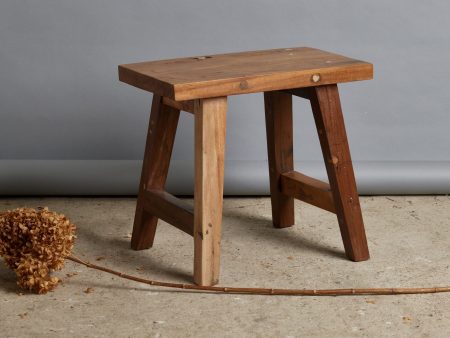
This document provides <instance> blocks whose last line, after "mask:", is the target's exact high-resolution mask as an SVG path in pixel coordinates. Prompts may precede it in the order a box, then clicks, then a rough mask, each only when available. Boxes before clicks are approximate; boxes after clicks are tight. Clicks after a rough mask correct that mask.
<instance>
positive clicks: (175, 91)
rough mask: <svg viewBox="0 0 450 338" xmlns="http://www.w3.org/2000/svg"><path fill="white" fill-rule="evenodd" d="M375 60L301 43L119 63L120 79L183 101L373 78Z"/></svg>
mask: <svg viewBox="0 0 450 338" xmlns="http://www.w3.org/2000/svg"><path fill="white" fill-rule="evenodd" d="M372 77H373V66H372V64H370V63H368V62H364V61H360V60H354V59H351V58H348V57H345V56H342V55H338V54H333V53H329V52H326V51H322V50H319V49H314V48H308V47H298V48H282V49H271V50H263V51H251V52H242V53H230V54H219V55H207V56H196V57H187V58H179V59H171V60H161V61H150V62H141V63H133V64H126V65H120V66H119V79H120V81H123V82H126V83H128V84H130V85H133V86H135V87H138V88H141V89H144V90H147V91H150V92H153V93H156V94H159V95H162V96H166V97H169V98H171V99H173V100H177V101H183V100H192V99H198V98H208V97H218V96H228V95H237V94H245V93H254V92H263V91H272V90H281V89H291V88H300V87H310V86H318V85H326V84H334V83H341V82H350V81H359V80H369V79H371V78H372Z"/></svg>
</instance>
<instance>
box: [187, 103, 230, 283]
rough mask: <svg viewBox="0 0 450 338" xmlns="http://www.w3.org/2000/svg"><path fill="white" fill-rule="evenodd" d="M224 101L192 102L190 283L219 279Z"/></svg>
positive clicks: (216, 281)
mask: <svg viewBox="0 0 450 338" xmlns="http://www.w3.org/2000/svg"><path fill="white" fill-rule="evenodd" d="M226 111H227V98H226V97H219V98H212V99H203V100H196V101H195V108H194V113H195V192H194V204H195V206H194V281H195V283H196V284H198V285H214V284H216V283H218V280H219V270H220V269H219V267H220V235H221V223H222V203H223V171H224V153H225V128H226Z"/></svg>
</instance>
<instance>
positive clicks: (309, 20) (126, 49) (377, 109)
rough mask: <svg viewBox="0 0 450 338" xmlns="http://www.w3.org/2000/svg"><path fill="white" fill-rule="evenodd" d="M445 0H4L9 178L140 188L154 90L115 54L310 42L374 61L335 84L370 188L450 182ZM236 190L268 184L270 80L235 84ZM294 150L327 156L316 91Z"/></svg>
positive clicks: (186, 129)
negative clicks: (254, 88) (122, 67)
mask: <svg viewBox="0 0 450 338" xmlns="http://www.w3.org/2000/svg"><path fill="white" fill-rule="evenodd" d="M449 16H450V3H449V2H448V1H444V0H439V1H426V2H425V1H419V0H414V1H412V0H398V1H387V0H379V1H369V0H365V1H363V0H354V1H350V0H347V1H346V0H335V1H323V0H316V1H301V0H295V1H272V0H270V1H269V0H258V1H256V0H252V1H242V0H239V1H238V0H227V1H223V0H221V1H211V0H191V1H173V0H165V1H143V0H127V1H119V0H76V1H75V0H39V1H38V0H1V2H0V80H1V81H0V117H1V119H0V123H1V124H0V194H133V193H135V192H136V190H137V181H138V177H139V171H140V161H139V160H140V159H141V157H142V154H143V148H144V140H145V133H146V128H147V121H148V111H149V108H150V102H151V94H150V93H147V92H144V91H141V90H139V89H137V88H133V87H131V86H128V85H126V84H123V83H120V82H118V80H117V65H118V64H120V63H129V62H137V61H145V60H151V59H162V58H173V57H179V56H191V55H203V54H213V53H222V52H230V51H242V50H252V49H266V48H278V47H280V48H281V47H293V46H312V47H317V48H322V49H326V50H330V51H334V52H337V53H340V54H345V55H348V56H351V57H354V58H359V59H363V60H367V61H371V62H373V63H374V65H375V80H373V81H366V82H357V83H351V84H343V85H341V87H340V89H341V98H342V105H343V108H344V114H345V118H346V123H347V131H348V134H349V139H350V146H351V150H352V155H353V160H354V162H355V167H356V174H357V180H358V185H359V189H360V192H362V193H365V194H371V193H373V194H383V193H449V192H450V133H449V126H450V113H449V107H450V95H449V92H450V80H449V79H450V64H449V61H450V25H449V19H448V18H449ZM229 102H230V103H229V113H228V120H227V121H228V131H227V149H226V158H227V162H226V187H225V191H226V193H228V194H261V193H267V189H268V175H267V162H266V159H267V155H266V144H265V129H264V113H263V100H262V95H261V94H252V95H244V96H234V97H231V98H230V100H229ZM294 109H295V118H294V119H295V160H296V166H297V169H298V170H302V171H305V172H306V173H307V174H310V175H314V176H316V177H318V178H324V176H325V171H324V167H323V164H322V157H321V153H320V149H319V143H318V140H317V135H316V130H315V127H314V124H313V119H312V115H311V110H310V107H309V105H308V103H307V102H306V101H302V100H301V99H295V102H294ZM173 159H174V162H173V166H172V167H171V171H170V178H169V189H170V190H171V191H172V192H174V193H182V194H187V193H190V192H192V187H193V182H192V177H193V173H192V169H193V166H192V161H193V119H192V116H189V115H188V114H183V115H182V117H181V120H180V127H179V130H178V134H177V139H176V144H175V149H174V155H173Z"/></svg>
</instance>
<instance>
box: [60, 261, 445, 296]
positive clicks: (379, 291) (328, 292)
mask: <svg viewBox="0 0 450 338" xmlns="http://www.w3.org/2000/svg"><path fill="white" fill-rule="evenodd" d="M67 259H69V260H71V261H73V262H76V263H79V264H81V265H84V266H86V267H88V268H91V269H95V270H100V271H104V272H107V273H110V274H113V275H116V276H118V277H121V278H125V279H129V280H132V281H135V282H138V283H144V284H148V285H153V286H162V287H167V288H175V289H185V290H197V291H209V292H217V293H239V294H253V295H290V296H356V295H360V296H361V295H404V294H425V293H440V292H450V286H443V287H429V288H368V289H320V290H312V289H309V290H308V289H268V288H241V287H223V286H200V285H195V284H182V283H168V282H160V281H156V280H151V279H144V278H139V277H135V276H131V275H127V274H124V273H121V272H118V271H115V270H112V269H109V268H106V267H103V266H100V265H96V264H92V263H90V262H86V261H83V260H81V259H79V258H78V257H75V256H69V257H67Z"/></svg>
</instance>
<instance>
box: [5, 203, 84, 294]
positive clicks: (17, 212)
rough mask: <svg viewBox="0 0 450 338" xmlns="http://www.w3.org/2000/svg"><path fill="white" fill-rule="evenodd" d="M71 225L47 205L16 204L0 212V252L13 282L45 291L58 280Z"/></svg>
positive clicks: (70, 243)
mask: <svg viewBox="0 0 450 338" xmlns="http://www.w3.org/2000/svg"><path fill="white" fill-rule="evenodd" d="M75 229H76V227H75V225H74V224H72V223H71V222H70V221H69V220H68V219H67V218H66V217H65V216H64V215H62V214H57V213H55V212H52V211H49V210H48V208H37V209H30V208H19V209H14V210H8V211H7V212H4V213H0V256H2V257H3V258H4V259H5V262H6V264H7V265H8V266H9V267H10V268H11V269H12V270H14V271H15V272H16V275H17V279H18V280H17V284H18V285H19V286H20V287H21V288H23V289H27V290H30V291H34V292H36V293H46V292H48V291H50V290H52V289H53V288H54V287H56V285H57V284H58V282H59V279H58V278H57V277H51V276H50V272H51V271H53V270H60V269H61V268H62V267H63V265H64V259H65V258H66V257H67V256H69V255H70V253H71V251H72V248H73V244H74V240H75Z"/></svg>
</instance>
